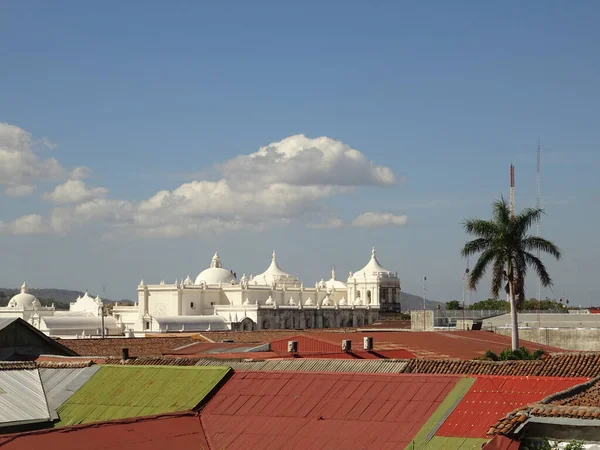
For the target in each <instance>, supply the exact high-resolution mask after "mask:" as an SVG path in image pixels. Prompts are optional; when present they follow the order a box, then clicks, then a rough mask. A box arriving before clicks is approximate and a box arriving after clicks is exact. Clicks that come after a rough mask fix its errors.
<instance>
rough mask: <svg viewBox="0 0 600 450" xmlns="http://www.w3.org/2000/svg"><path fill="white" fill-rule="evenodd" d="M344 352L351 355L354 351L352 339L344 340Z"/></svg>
mask: <svg viewBox="0 0 600 450" xmlns="http://www.w3.org/2000/svg"><path fill="white" fill-rule="evenodd" d="M342 351H343V352H346V353H350V352H351V351H352V341H351V340H350V339H344V340H343V341H342Z"/></svg>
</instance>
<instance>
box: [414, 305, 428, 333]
mask: <svg viewBox="0 0 600 450" xmlns="http://www.w3.org/2000/svg"><path fill="white" fill-rule="evenodd" d="M410 329H411V330H412V331H433V310H429V309H428V310H425V311H423V310H417V311H411V312H410Z"/></svg>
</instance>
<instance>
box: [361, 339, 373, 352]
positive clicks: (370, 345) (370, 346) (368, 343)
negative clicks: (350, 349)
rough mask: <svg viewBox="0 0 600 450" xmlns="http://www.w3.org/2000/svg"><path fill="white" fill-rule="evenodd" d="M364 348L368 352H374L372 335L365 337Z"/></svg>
mask: <svg viewBox="0 0 600 450" xmlns="http://www.w3.org/2000/svg"><path fill="white" fill-rule="evenodd" d="M363 348H364V349H365V350H366V351H367V352H372V351H373V338H372V337H365V338H364V339H363Z"/></svg>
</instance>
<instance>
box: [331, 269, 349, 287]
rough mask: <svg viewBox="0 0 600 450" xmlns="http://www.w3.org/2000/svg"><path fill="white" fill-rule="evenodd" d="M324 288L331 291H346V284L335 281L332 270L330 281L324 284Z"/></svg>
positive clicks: (333, 270)
mask: <svg viewBox="0 0 600 450" xmlns="http://www.w3.org/2000/svg"><path fill="white" fill-rule="evenodd" d="M325 286H326V287H327V289H329V290H332V291H346V290H347V289H348V286H346V283H344V282H343V281H339V280H336V279H335V269H332V271H331V279H330V280H328V281H326V282H325Z"/></svg>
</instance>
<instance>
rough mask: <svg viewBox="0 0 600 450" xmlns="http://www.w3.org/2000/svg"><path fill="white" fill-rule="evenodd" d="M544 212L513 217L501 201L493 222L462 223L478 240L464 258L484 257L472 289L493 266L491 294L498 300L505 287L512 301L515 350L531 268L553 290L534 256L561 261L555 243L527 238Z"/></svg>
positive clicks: (477, 266) (527, 211) (467, 247)
mask: <svg viewBox="0 0 600 450" xmlns="http://www.w3.org/2000/svg"><path fill="white" fill-rule="evenodd" d="M542 214H544V211H543V210H542V209H539V208H527V209H524V210H523V211H521V212H520V213H519V214H517V215H516V216H511V212H510V208H509V206H508V204H507V202H506V200H504V197H501V198H500V200H497V201H495V202H494V205H493V217H492V220H481V219H469V220H465V221H464V222H463V226H464V228H465V231H466V233H467V234H470V235H473V236H476V239H474V240H472V241H470V242H467V243H466V244H465V246H464V247H463V249H462V256H463V257H467V256H469V255H474V254H476V253H481V255H480V256H479V259H478V260H477V263H476V264H475V267H473V269H472V270H471V272H470V274H469V288H470V289H476V287H477V283H479V281H481V279H482V278H483V276H484V275H485V272H486V270H487V268H488V266H490V265H491V266H492V286H491V293H492V295H493V296H494V297H498V293H499V291H500V289H501V288H502V286H503V284H504V283H506V284H504V288H505V290H506V293H507V294H508V298H509V301H510V315H511V323H512V349H513V350H517V349H518V348H519V328H518V321H517V307H518V305H519V303H520V302H522V301H523V300H524V299H525V276H526V275H527V268H528V266H531V267H532V268H533V269H534V270H535V272H537V275H538V277H539V278H540V281H541V284H542V286H544V287H548V286H552V279H551V278H550V275H549V274H548V271H547V270H546V267H545V266H544V263H542V261H541V260H540V259H539V258H538V257H537V256H536V255H535V253H536V252H537V251H538V250H539V251H542V252H544V253H548V254H550V255H552V256H554V257H555V258H556V259H557V260H558V259H560V257H561V253H560V249H559V248H558V247H557V246H556V245H555V244H553V243H552V242H550V241H548V240H546V239H543V238H540V237H536V236H532V235H530V234H528V231H529V228H530V227H531V226H532V225H533V224H535V223H536V222H537V221H538V220H540V218H541V216H542Z"/></svg>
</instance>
